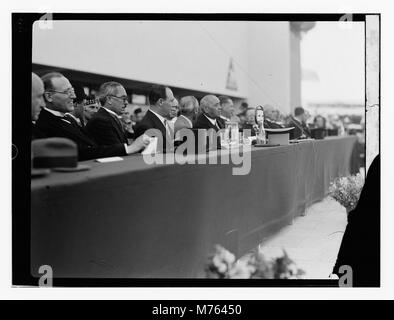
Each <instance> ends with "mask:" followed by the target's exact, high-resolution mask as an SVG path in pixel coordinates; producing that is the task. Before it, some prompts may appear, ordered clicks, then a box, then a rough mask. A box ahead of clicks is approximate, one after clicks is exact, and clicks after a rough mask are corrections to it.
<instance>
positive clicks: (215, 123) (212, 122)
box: [194, 94, 225, 132]
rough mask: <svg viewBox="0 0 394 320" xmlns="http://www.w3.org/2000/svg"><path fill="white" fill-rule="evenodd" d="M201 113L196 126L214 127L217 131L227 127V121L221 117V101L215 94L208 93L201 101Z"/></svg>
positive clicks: (197, 127)
mask: <svg viewBox="0 0 394 320" xmlns="http://www.w3.org/2000/svg"><path fill="white" fill-rule="evenodd" d="M200 108H201V112H202V113H201V114H200V115H199V116H198V117H197V120H196V123H195V124H194V128H196V129H214V130H215V131H216V132H217V131H219V130H220V129H223V128H225V122H224V120H223V119H221V118H220V111H221V106H220V101H219V99H218V98H217V97H216V96H214V95H211V94H210V95H207V96H205V97H203V98H202V99H201V101H200Z"/></svg>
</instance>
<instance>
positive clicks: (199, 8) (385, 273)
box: [0, 0, 394, 300]
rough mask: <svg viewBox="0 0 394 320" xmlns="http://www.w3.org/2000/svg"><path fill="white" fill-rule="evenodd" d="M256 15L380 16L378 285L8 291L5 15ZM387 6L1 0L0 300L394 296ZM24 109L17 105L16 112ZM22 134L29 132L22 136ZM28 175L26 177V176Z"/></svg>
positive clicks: (393, 105)
mask: <svg viewBox="0 0 394 320" xmlns="http://www.w3.org/2000/svg"><path fill="white" fill-rule="evenodd" d="M49 9H50V10H51V11H54V12H129V13H134V12H198V13H200V12H212V13H215V12H234V13H237V12H238V13H240V12H256V13H268V12H274V13H280V12H282V13H297V12H303V13H308V12H310V13H313V12H328V13H342V12H347V11H351V12H358V13H363V12H368V13H379V12H380V13H383V15H382V22H381V32H382V33H381V41H382V45H381V50H382V53H381V59H382V68H381V70H382V78H381V79H382V82H381V85H382V87H381V93H382V100H381V110H382V111H381V112H382V113H381V121H382V129H381V137H382V138H381V149H382V173H383V174H382V193H381V194H382V245H381V248H382V288H380V289H355V288H352V289H344V288H318V289H315V288H291V289H283V288H119V289H112V288H104V289H99V288H97V289H80V288H75V289H74V288H73V289H60V288H54V289H43V288H11V170H10V169H11V161H10V159H11V148H10V141H11V12H37V11H49ZM390 9H391V8H390V2H389V1H383V0H375V1H366V0H363V1H343V0H335V1H334V0H332V1H330V2H324V3H322V2H321V1H319V2H318V1H298V2H297V3H295V2H294V1H275V2H271V3H261V2H251V1H247V0H244V1H239V0H228V1H226V2H225V3H224V2H223V1H220V2H219V1H213V0H193V1H172V2H170V1H161V2H160V1H151V0H145V1H137V3H135V4H134V3H133V4H131V2H129V1H117V2H116V5H115V3H114V2H113V1H111V2H104V1H103V2H102V3H100V4H98V1H97V0H89V1H84V2H81V1H78V0H68V1H67V2H66V3H64V2H63V3H57V2H54V1H49V0H48V1H34V2H32V1H28V0H20V1H18V2H16V1H8V2H7V1H2V3H1V11H0V12H1V23H2V26H1V27H2V28H1V33H2V37H1V39H2V50H1V59H0V61H1V69H0V70H2V75H1V80H0V81H1V84H2V85H1V88H2V89H3V90H4V94H3V95H2V97H3V98H4V100H3V101H2V120H3V121H2V125H1V126H0V130H1V134H0V139H1V148H2V149H1V150H2V152H1V168H2V172H1V177H2V179H1V192H0V194H1V201H0V203H1V204H2V208H3V210H2V212H1V213H0V259H1V263H0V298H2V299H144V300H145V299H252V300H254V299H258V300H260V299H393V297H394V276H393V270H394V259H393V255H394V250H393V244H394V232H393V228H394V212H393V210H390V209H391V208H390V207H392V205H391V203H390V202H389V199H390V196H391V198H392V192H391V190H390V185H391V183H390V182H392V181H394V177H393V165H392V164H393V163H394V161H393V158H392V145H393V141H392V140H391V139H390V138H391V137H392V136H393V131H392V130H390V129H391V128H390V127H392V125H393V124H392V122H393V119H394V115H393V110H394V101H393V91H394V90H393V83H394V79H393V70H394V65H393V57H394V52H393V44H392V32H391V31H390V30H393V29H394V26H393V21H394V16H393V12H394V11H393V10H390ZM24 107H26V108H28V106H20V108H24ZM26 134H29V133H28V132H27V133H26ZM27 178H28V177H27Z"/></svg>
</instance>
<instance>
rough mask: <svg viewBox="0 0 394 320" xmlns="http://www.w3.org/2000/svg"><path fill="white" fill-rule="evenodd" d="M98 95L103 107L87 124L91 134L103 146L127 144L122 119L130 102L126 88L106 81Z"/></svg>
mask: <svg viewBox="0 0 394 320" xmlns="http://www.w3.org/2000/svg"><path fill="white" fill-rule="evenodd" d="M98 96H99V99H100V102H101V106H102V107H101V108H100V110H99V111H98V112H97V113H96V114H95V115H94V116H93V117H92V118H91V119H90V121H89V122H88V124H87V125H86V129H87V130H88V133H89V135H90V136H91V137H92V138H93V139H94V140H95V141H96V142H97V143H98V144H99V145H103V146H108V145H113V144H118V143H126V144H127V143H128V142H127V134H126V132H125V130H124V127H123V124H122V120H121V119H120V118H121V117H122V114H123V113H124V112H125V108H126V107H127V104H128V101H127V93H126V90H125V88H124V87H123V86H122V85H121V84H120V83H118V82H114V81H111V82H106V83H103V84H102V85H101V87H100V90H99V94H98Z"/></svg>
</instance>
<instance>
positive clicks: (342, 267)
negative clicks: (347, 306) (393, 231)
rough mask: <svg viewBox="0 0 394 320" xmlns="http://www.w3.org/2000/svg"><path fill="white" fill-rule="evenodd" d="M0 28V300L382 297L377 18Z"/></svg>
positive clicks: (72, 15) (270, 17) (75, 19)
mask: <svg viewBox="0 0 394 320" xmlns="http://www.w3.org/2000/svg"><path fill="white" fill-rule="evenodd" d="M37 9H39V8H37ZM10 18H11V34H10V44H11V57H12V65H10V76H11V79H10V90H11V92H12V94H11V108H10V113H11V127H10V129H11V132H10V134H11V135H10V137H11V145H12V155H11V156H12V163H11V167H10V170H11V185H12V186H9V188H11V189H10V196H11V198H10V200H11V214H10V216H11V221H10V223H11V224H9V225H8V229H9V231H10V232H11V229H12V238H10V241H11V240H12V263H11V265H10V267H11V268H12V279H10V283H9V285H10V286H12V287H13V288H14V289H16V290H18V288H21V287H22V288H23V287H29V288H41V287H44V288H49V289H48V290H52V289H51V288H75V289H78V288H80V287H92V288H97V290H100V288H104V287H112V288H117V287H128V288H141V287H149V288H152V287H158V288H163V289H164V288H169V287H178V288H185V287H194V288H196V287H197V288H202V289H205V290H209V287H215V288H224V289H226V288H228V287H234V288H240V287H243V288H252V287H253V288H265V289H271V290H272V289H273V288H282V289H283V288H305V290H309V288H323V289H324V290H331V289H334V288H342V287H344V288H375V289H379V288H381V287H382V285H383V284H384V283H385V282H384V281H383V279H385V277H384V276H383V274H382V270H386V269H385V266H383V263H382V261H383V260H382V258H383V256H384V252H383V251H382V248H383V244H382V243H383V241H384V239H383V237H382V227H383V222H382V213H381V208H382V204H381V177H382V176H383V175H384V173H383V174H382V173H381V144H382V143H381V139H382V137H381V136H382V133H381V122H382V115H381V85H383V83H382V80H381V70H382V68H381V46H382V40H381V33H382V30H381V29H382V14H381V13H380V12H379V11H377V10H372V11H369V12H368V11H365V12H364V11H357V10H354V11H349V12H346V11H340V10H335V11H331V12H330V11H327V12H324V13H323V12H319V11H318V10H316V11H315V12H313V11H311V12H307V11H304V12H298V11H291V10H289V11H288V12H281V11H280V10H279V11H277V12H274V11H273V12H263V11H260V12H242V11H239V12H226V11H223V10H222V11H217V12H211V13H204V12H203V11H201V12H200V13H198V11H196V12H176V11H168V12H164V13H163V12H160V11H159V12H148V11H145V12H144V11H143V12H133V11H132V10H129V11H124V12H118V11H113V12H111V11H107V12H98V11H96V12H95V10H90V11H85V10H81V11H70V10H68V11H67V10H66V11H64V12H60V11H59V12H57V11H56V10H54V11H53V12H50V11H49V10H48V12H45V11H43V8H42V7H41V8H40V9H39V10H36V11H34V10H31V11H29V10H25V11H18V12H12V13H10ZM385 32H389V31H388V30H385ZM30 95H31V100H30ZM383 154H384V151H383ZM10 236H11V233H10ZM10 248H11V247H10ZM10 252H11V251H10ZM229 290H231V288H229ZM311 290H312V289H311ZM155 308H156V307H155ZM155 308H154V309H153V311H152V314H153V315H157V314H159V315H160V314H164V315H166V314H167V313H166V312H169V311H168V310H170V309H168V310H167V309H163V308H165V307H163V306H162V305H160V306H159V307H157V308H156V309H155ZM199 308H200V307H197V311H198V310H199V311H201V310H204V312H205V311H206V310H205V309H202V307H201V309H199ZM163 310H164V311H163ZM174 310H175V309H174ZM179 310H180V311H179V312H181V311H182V308H180V309H179ZM185 310H186V309H185ZM215 310H216V309H215ZM226 310H227V309H226ZM237 310H238V309H234V310H233V311H234V312H235V313H236V314H237V312H238V311H239V312H241V309H239V310H238V311H237ZM191 311H192V310H189V313H190V312H191ZM227 311H228V310H227ZM227 311H226V313H227ZM177 312H178V311H177ZM182 312H187V311H182ZM169 314H171V313H169ZM179 314H181V313H179ZM189 316H190V314H189ZM181 317H183V313H182V314H181Z"/></svg>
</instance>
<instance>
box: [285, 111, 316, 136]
mask: <svg viewBox="0 0 394 320" xmlns="http://www.w3.org/2000/svg"><path fill="white" fill-rule="evenodd" d="M307 117H308V114H306V113H305V110H304V108H303V107H297V108H295V109H294V116H290V117H289V122H288V124H287V127H294V130H291V131H290V139H305V138H310V137H311V132H310V130H309V128H308V126H307V125H306V120H307Z"/></svg>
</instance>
